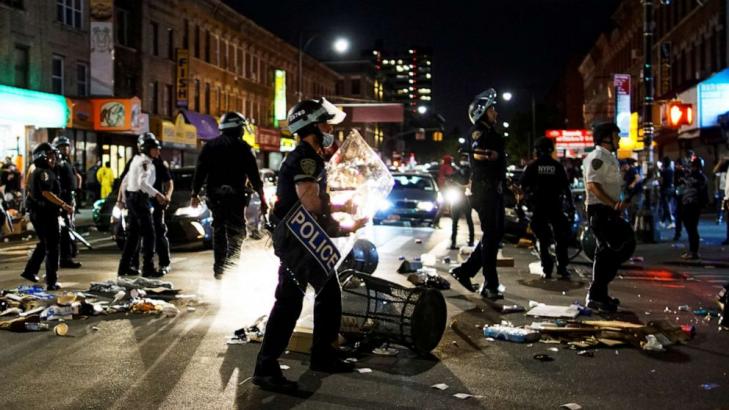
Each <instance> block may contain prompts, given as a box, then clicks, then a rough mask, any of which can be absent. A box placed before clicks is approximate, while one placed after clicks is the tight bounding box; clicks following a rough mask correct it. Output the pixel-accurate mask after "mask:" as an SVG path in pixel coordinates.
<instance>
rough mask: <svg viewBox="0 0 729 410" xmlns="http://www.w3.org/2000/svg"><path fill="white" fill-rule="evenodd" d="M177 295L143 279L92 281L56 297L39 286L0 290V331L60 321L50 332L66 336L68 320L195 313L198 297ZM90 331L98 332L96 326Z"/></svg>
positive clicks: (166, 286)
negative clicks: (182, 310)
mask: <svg viewBox="0 0 729 410" xmlns="http://www.w3.org/2000/svg"><path fill="white" fill-rule="evenodd" d="M179 292H180V290H179V289H175V288H174V286H173V284H172V283H171V282H166V281H161V280H156V279H147V278H143V277H139V278H135V279H133V280H131V279H126V278H119V279H117V280H108V281H105V282H92V283H91V284H90V286H89V289H87V290H85V291H78V290H69V291H64V292H61V293H58V294H51V293H48V292H46V291H45V290H44V289H43V287H41V286H40V285H32V286H26V285H23V286H18V287H17V288H14V289H2V290H0V317H2V318H3V320H0V329H2V330H8V331H12V332H29V331H43V330H50V326H49V325H48V323H47V322H59V323H58V325H56V326H54V327H53V333H54V334H56V335H58V336H66V335H68V333H69V330H70V325H69V323H70V322H71V321H73V320H82V319H87V318H89V317H91V316H102V315H111V314H115V313H126V314H129V313H135V314H136V313H139V314H158V315H162V316H165V317H175V316H177V315H179V314H180V309H179V308H178V306H176V305H175V304H179V305H181V306H187V307H188V311H194V309H195V308H194V307H193V305H197V304H199V301H198V299H197V296H195V295H180V294H179ZM178 296H179V298H178ZM190 309H193V310H190ZM91 329H92V330H94V331H98V328H97V327H92V328H91Z"/></svg>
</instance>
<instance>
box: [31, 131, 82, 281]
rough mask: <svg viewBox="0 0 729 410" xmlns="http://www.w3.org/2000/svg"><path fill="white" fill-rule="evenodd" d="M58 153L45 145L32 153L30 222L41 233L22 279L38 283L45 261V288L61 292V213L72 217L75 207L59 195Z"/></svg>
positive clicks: (49, 145)
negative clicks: (59, 224) (59, 260)
mask: <svg viewBox="0 0 729 410" xmlns="http://www.w3.org/2000/svg"><path fill="white" fill-rule="evenodd" d="M57 158H58V153H57V152H56V149H55V148H53V146H51V144H48V143H47V142H44V143H42V144H40V145H38V147H36V149H35V150H33V165H35V169H34V170H33V173H32V174H31V176H30V178H29V189H28V198H27V201H26V208H27V209H28V211H29V212H30V221H31V222H32V223H33V228H34V229H35V231H36V233H37V234H38V244H36V246H35V250H33V254H32V255H31V257H30V259H29V260H28V263H27V264H26V265H25V270H23V273H22V274H21V275H20V276H21V277H23V278H25V279H27V280H29V281H31V282H38V281H39V279H38V271H39V270H40V265H41V262H43V258H45V260H46V289H48V290H58V289H60V288H61V287H60V286H59V285H58V283H57V282H58V276H57V272H58V241H59V237H58V236H59V229H58V228H59V227H58V214H59V211H60V210H63V211H64V212H66V213H67V214H69V215H73V205H72V204H70V203H67V202H65V201H63V200H62V199H61V198H60V197H59V195H60V194H61V187H60V184H59V183H58V179H57V178H56V174H55V173H54V172H53V170H54V169H55V167H56V160H57Z"/></svg>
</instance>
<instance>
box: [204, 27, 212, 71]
mask: <svg viewBox="0 0 729 410" xmlns="http://www.w3.org/2000/svg"><path fill="white" fill-rule="evenodd" d="M210 41H211V40H210V30H205V62H206V63H209V62H210Z"/></svg>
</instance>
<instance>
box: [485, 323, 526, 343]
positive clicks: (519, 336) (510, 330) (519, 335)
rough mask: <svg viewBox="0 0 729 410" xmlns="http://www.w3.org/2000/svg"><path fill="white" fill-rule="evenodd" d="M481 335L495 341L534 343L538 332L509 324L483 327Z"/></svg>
mask: <svg viewBox="0 0 729 410" xmlns="http://www.w3.org/2000/svg"><path fill="white" fill-rule="evenodd" d="M483 334H484V336H485V337H490V338H493V339H497V340H508V341H510V342H516V343H526V342H534V341H537V340H539V332H536V331H534V330H530V329H523V328H518V327H514V326H511V325H509V324H506V323H504V324H500V325H493V326H484V328H483Z"/></svg>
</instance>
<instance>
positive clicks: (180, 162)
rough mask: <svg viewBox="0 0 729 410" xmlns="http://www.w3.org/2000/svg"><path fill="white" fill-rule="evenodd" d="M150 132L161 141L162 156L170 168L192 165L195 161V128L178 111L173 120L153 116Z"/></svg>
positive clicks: (196, 151) (196, 152)
mask: <svg viewBox="0 0 729 410" xmlns="http://www.w3.org/2000/svg"><path fill="white" fill-rule="evenodd" d="M151 129H152V132H153V133H155V135H156V136H157V138H159V139H160V141H162V158H163V159H164V160H165V161H167V162H168V163H169V164H170V166H171V167H172V168H179V167H187V166H194V165H195V162H196V161H197V155H198V147H197V129H196V128H195V126H194V125H191V124H188V123H187V122H185V117H184V116H183V115H182V113H178V114H177V117H176V118H175V122H171V121H167V120H164V119H162V118H153V119H152V121H151Z"/></svg>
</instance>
